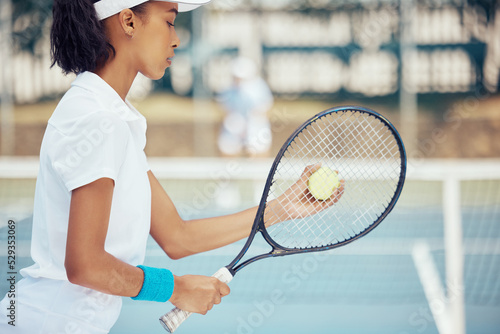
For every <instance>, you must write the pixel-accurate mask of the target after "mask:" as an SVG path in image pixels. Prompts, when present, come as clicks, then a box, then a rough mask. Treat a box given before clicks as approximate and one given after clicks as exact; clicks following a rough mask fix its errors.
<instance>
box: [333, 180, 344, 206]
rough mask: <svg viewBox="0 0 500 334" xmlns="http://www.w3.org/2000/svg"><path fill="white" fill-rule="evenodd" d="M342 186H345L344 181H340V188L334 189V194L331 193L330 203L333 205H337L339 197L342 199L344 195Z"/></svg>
mask: <svg viewBox="0 0 500 334" xmlns="http://www.w3.org/2000/svg"><path fill="white" fill-rule="evenodd" d="M344 185H345V181H344V180H340V186H339V187H338V188H337V189H335V192H334V193H333V196H332V201H333V202H334V203H337V202H338V201H339V199H340V197H342V195H343V194H344Z"/></svg>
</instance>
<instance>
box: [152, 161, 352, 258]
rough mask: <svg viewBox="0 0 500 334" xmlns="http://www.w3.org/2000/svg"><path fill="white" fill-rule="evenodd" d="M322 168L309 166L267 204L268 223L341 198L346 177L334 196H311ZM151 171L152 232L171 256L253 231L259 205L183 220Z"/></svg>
mask: <svg viewBox="0 0 500 334" xmlns="http://www.w3.org/2000/svg"><path fill="white" fill-rule="evenodd" d="M319 168H320V165H314V166H308V167H307V168H306V169H305V170H304V172H303V173H302V175H301V177H300V179H299V180H298V181H297V182H296V183H295V184H294V185H292V186H291V187H290V188H289V189H288V190H287V191H286V192H285V194H283V195H282V196H280V197H279V198H277V199H275V200H273V201H270V202H268V203H267V206H268V207H270V208H271V209H270V210H266V212H267V213H266V214H269V213H272V216H266V217H264V221H265V223H266V225H272V224H276V223H279V222H281V221H284V220H287V219H293V218H298V217H305V216H309V215H312V214H314V213H317V212H319V211H321V210H324V209H326V208H327V207H329V206H331V205H333V204H334V203H336V202H337V201H338V200H339V199H340V197H341V196H342V193H343V189H344V181H343V180H342V181H341V186H340V187H339V188H338V189H337V190H336V191H335V193H334V195H333V196H332V197H331V198H332V199H330V200H327V201H317V200H314V199H313V198H312V195H311V194H310V193H309V191H308V189H307V180H308V179H309V177H310V176H311V174H312V173H314V172H315V171H316V170H317V169H319ZM148 174H149V180H150V184H151V194H152V209H151V235H152V236H153V238H154V239H155V240H156V242H157V243H158V244H159V245H160V247H162V248H163V250H165V252H166V253H167V255H168V256H169V257H171V258H173V259H179V258H182V257H185V256H188V255H192V254H196V253H200V252H204V251H208V250H212V249H215V248H219V247H222V246H225V245H228V244H230V243H233V242H235V241H237V240H240V239H242V238H245V237H247V236H248V235H249V234H250V231H251V228H252V225H253V222H254V219H255V215H256V213H257V209H258V207H253V208H251V209H248V210H245V211H241V212H238V213H235V214H231V215H227V216H220V217H214V218H204V219H195V220H189V221H184V220H182V218H181V217H180V216H179V214H178V212H177V210H176V209H175V207H174V204H173V203H172V201H171V200H170V198H169V197H168V195H167V194H166V192H165V191H164V190H163V188H162V186H161V185H160V183H159V182H158V180H157V179H156V177H155V176H154V175H153V173H152V172H151V171H149V172H148ZM290 198H291V199H293V200H290Z"/></svg>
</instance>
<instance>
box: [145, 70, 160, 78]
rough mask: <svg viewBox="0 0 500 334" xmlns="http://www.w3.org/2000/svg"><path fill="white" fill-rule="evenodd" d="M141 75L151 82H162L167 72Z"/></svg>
mask: <svg viewBox="0 0 500 334" xmlns="http://www.w3.org/2000/svg"><path fill="white" fill-rule="evenodd" d="M141 74H142V75H144V76H145V77H146V78H148V79H151V80H160V79H161V78H163V76H164V75H165V70H163V71H158V72H155V73H142V72H141Z"/></svg>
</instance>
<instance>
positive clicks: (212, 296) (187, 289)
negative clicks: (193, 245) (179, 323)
mask: <svg viewBox="0 0 500 334" xmlns="http://www.w3.org/2000/svg"><path fill="white" fill-rule="evenodd" d="M229 291H230V290H229V286H227V284H225V283H223V282H221V281H220V280H219V279H217V278H215V277H208V276H198V275H184V276H174V292H173V294H172V297H170V302H171V303H172V304H174V305H175V306H176V307H178V308H180V309H181V310H184V311H187V312H194V313H201V314H206V313H207V312H208V311H209V310H211V309H212V307H213V306H214V304H219V303H220V302H221V299H222V297H224V296H227V295H228V294H229Z"/></svg>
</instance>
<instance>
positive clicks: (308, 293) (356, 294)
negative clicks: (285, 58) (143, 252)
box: [0, 181, 500, 334]
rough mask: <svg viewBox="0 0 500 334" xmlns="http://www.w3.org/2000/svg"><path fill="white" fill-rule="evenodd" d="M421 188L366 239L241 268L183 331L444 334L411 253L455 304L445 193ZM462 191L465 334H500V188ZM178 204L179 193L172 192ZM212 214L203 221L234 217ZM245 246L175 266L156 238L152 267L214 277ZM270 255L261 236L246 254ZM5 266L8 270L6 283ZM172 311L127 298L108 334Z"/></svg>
mask: <svg viewBox="0 0 500 334" xmlns="http://www.w3.org/2000/svg"><path fill="white" fill-rule="evenodd" d="M420 186H421V187H423V188H425V189H427V191H429V189H430V188H432V185H430V184H422V182H419V183H418V185H416V184H414V183H412V182H409V183H408V185H407V187H406V188H405V191H404V192H403V195H402V198H401V200H400V203H398V206H397V207H396V208H395V209H394V211H393V212H392V213H391V214H390V215H389V216H388V218H387V219H386V220H385V221H383V222H382V224H381V225H380V226H379V227H378V228H377V229H375V230H374V231H373V232H372V233H370V234H368V235H367V236H366V237H364V238H362V239H360V240H359V241H356V242H354V243H352V244H349V245H347V246H345V247H341V248H339V249H336V250H332V251H328V252H322V253H315V254H313V253H311V254H306V255H303V254H301V255H292V256H287V257H279V258H272V259H265V260H262V261H257V262H255V263H254V264H251V265H250V266H248V267H247V268H244V269H243V270H242V271H240V272H239V273H238V274H237V275H236V276H235V278H234V279H233V281H232V282H231V283H230V287H231V290H232V291H231V294H230V295H229V296H227V297H225V298H223V301H222V303H221V304H220V305H217V306H215V307H214V309H213V310H211V311H210V312H209V313H208V314H207V315H205V316H202V315H198V314H195V315H192V316H191V318H189V319H188V320H187V321H186V322H185V323H184V324H183V325H182V326H181V327H180V328H179V329H178V330H177V331H176V333H179V334H182V333H207V334H208V333H222V334H253V333H265V334H267V333H286V334H294V333H301V334H302V333H316V334H319V333H349V334H358V333H359V334H361V333H363V334H365V333H370V334H373V333H384V334H388V333H394V334H420V333H438V330H437V327H436V323H435V321H434V319H433V317H432V314H431V310H430V306H429V304H428V302H427V299H426V297H425V294H424V291H423V288H422V284H421V282H420V280H419V276H418V273H417V270H416V267H415V264H414V261H413V258H412V255H411V254H412V247H413V245H414V243H415V242H416V241H418V240H423V241H425V242H426V243H427V244H428V245H429V247H430V249H431V253H432V257H433V259H434V262H435V263H436V266H437V268H438V271H439V273H440V277H441V280H442V283H443V285H444V286H445V287H448V288H451V289H450V291H451V293H449V295H448V297H449V298H453V291H454V290H453V289H454V288H457V287H453V286H451V287H450V286H448V285H447V284H446V280H445V253H444V245H443V212H442V206H441V205H440V203H439V202H440V200H439V195H436V196H435V197H436V198H437V199H436V198H432V197H433V196H434V195H432V194H431V195H429V194H427V195H425V196H422V194H421V193H420V191H419V188H418V187H420ZM168 187H169V186H168V185H167V188H168ZM438 192H439V191H438ZM431 193H432V191H431ZM462 194H463V198H462V222H463V240H464V252H465V257H464V281H465V290H464V298H465V312H466V326H467V333H469V334H476V333H477V334H490V333H491V334H496V333H500V317H499V315H500V279H499V273H500V196H499V194H500V191H499V187H498V182H497V181H495V182H493V183H491V182H489V183H488V182H483V183H479V184H478V183H471V184H468V183H465V184H463V192H462ZM471 194H472V195H471ZM485 194H486V195H485ZM174 197H178V198H181V197H182V196H176V195H175V191H174ZM416 198H418V199H419V200H418V201H415V199H416ZM250 202H251V200H249V201H246V200H245V198H243V199H242V201H241V204H242V206H243V207H245V206H247V204H249V203H250ZM181 207H182V206H181ZM208 207H210V208H211V209H210V211H208V209H207V210H204V214H205V215H206V216H210V215H218V214H223V213H227V212H230V211H233V209H231V210H229V209H227V208H226V209H213V208H215V207H212V206H210V205H208ZM184 208H187V206H184ZM191 218H193V217H191ZM30 232H31V217H30V216H29V215H28V216H27V217H26V218H25V219H22V220H19V221H18V222H17V230H16V237H17V241H18V248H17V255H18V258H17V260H18V261H17V266H18V268H22V267H24V266H27V265H29V264H30V263H31V258H30V257H29V243H30V241H29V240H30V234H31V233H30ZM6 236H7V231H6V227H5V226H4V227H2V228H0V241H1V244H2V248H4V247H3V245H5V240H6ZM242 243H243V242H238V243H236V244H234V245H230V246H227V247H224V248H221V249H218V250H214V251H211V252H208V253H205V254H199V255H195V256H192V257H188V258H185V259H181V260H176V261H174V260H170V259H169V258H167V256H166V255H164V254H163V252H162V250H161V249H159V247H158V246H157V245H156V244H155V243H154V241H153V240H150V242H149V244H148V251H147V258H146V263H145V264H146V265H149V266H157V267H166V268H169V269H171V270H172V271H173V272H174V273H176V274H178V275H182V274H200V275H212V274H213V273H214V272H215V271H217V270H218V269H219V268H220V267H222V266H224V265H227V264H228V263H229V262H230V261H231V260H232V259H233V258H234V256H235V255H236V253H237V252H238V251H239V250H240V248H241V245H242ZM268 249H269V248H268V247H266V244H265V242H263V241H262V240H260V238H259V237H258V240H256V242H255V243H254V245H252V247H251V248H250V251H249V253H250V255H252V254H253V255H256V254H259V253H262V252H267V251H268ZM0 254H1V256H0V262H1V263H6V261H7V259H6V253H5V251H4V250H3V249H2V251H1V253H0ZM247 257H248V255H247ZM5 267H6V266H5V265H2V266H1V268H2V277H3V276H5V275H4V274H3V273H4V272H3V270H4V269H3V268H5ZM20 278H21V277H20V275H18V279H20ZM458 288H459V287H458ZM6 290H7V282H6V280H4V279H3V278H2V280H1V281H0V292H1V294H2V295H3V294H4V293H5V291H6ZM440 305H441V306H442V305H444V303H443V302H442V301H435V303H434V307H437V308H439V307H440ZM171 307H172V305H171V304H170V303H168V302H167V303H164V304H162V303H153V302H138V301H133V300H131V299H130V298H124V299H123V310H122V313H121V316H120V318H119V320H118V322H117V324H116V325H115V327H114V328H113V329H112V331H111V333H112V334H132V333H165V331H164V329H163V328H162V326H161V325H160V323H159V321H158V318H159V317H160V316H161V315H162V314H163V313H165V312H167V311H169V310H170V309H171ZM439 311H440V310H439V309H438V312H439Z"/></svg>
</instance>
